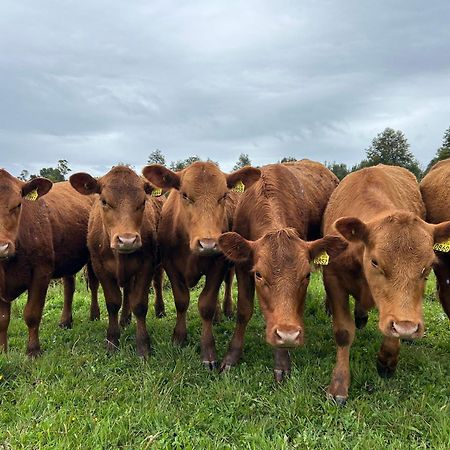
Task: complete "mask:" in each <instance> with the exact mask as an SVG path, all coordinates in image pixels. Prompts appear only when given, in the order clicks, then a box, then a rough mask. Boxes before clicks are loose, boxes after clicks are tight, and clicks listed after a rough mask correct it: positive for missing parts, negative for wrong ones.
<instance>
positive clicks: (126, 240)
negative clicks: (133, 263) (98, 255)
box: [117, 233, 141, 251]
mask: <svg viewBox="0 0 450 450" xmlns="http://www.w3.org/2000/svg"><path fill="white" fill-rule="evenodd" d="M138 238H139V236H138V235H137V234H131V233H130V234H122V235H118V236H117V249H118V250H119V251H132V250H137V249H138V248H139V247H140V246H141V244H140V242H139V239H138Z"/></svg>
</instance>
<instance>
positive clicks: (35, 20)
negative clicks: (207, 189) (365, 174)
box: [0, 0, 450, 175]
mask: <svg viewBox="0 0 450 450" xmlns="http://www.w3.org/2000/svg"><path fill="white" fill-rule="evenodd" d="M387 126H390V127H393V128H395V129H401V130H402V131H404V132H405V134H406V136H407V138H408V140H409V142H410V144H411V150H412V152H413V153H414V154H415V155H416V156H417V158H418V159H419V161H420V162H421V163H422V164H424V165H426V164H427V163H428V161H429V160H430V159H431V158H432V156H433V155H434V154H435V152H436V149H437V148H438V147H439V146H440V144H441V141H442V137H443V134H444V131H445V130H446V129H447V128H448V127H449V126H450V2H449V1H448V0H442V1H430V2H423V1H419V0H404V1H376V2H374V1H361V0H359V1H356V0H352V1H349V0H346V1H340V2H339V1H300V0H298V1H280V0H277V1H270V2H269V1H261V0H259V1H249V0H247V1H245V2H243V1H236V2H235V1H230V0H226V1H212V0H211V1H198V2H195V1H189V2H185V1H183V2H182V1H178V2H175V1H111V0H109V1H98V0H89V1H85V0H76V1H62V0H59V1H57V0H54V1H50V0H39V1H36V0H21V1H17V0H2V1H1V2H0V167H1V166H3V167H5V168H6V169H7V170H9V171H11V172H12V173H14V174H16V175H17V174H19V173H20V171H21V170H22V169H27V170H29V171H30V172H32V173H33V172H37V171H38V170H39V169H40V168H41V167H44V166H55V165H56V163H57V161H58V159H67V160H68V161H69V165H70V167H71V168H72V169H73V170H74V171H78V170H84V171H88V172H91V173H93V174H96V175H99V174H101V173H104V172H105V171H107V170H108V169H109V168H110V167H111V165H113V164H116V163H117V162H125V163H130V164H133V165H134V166H135V167H136V169H138V170H140V169H141V168H142V166H143V165H144V164H145V162H146V161H147V157H148V155H149V153H150V152H152V151H153V150H154V149H156V148H159V149H161V151H162V152H163V153H164V154H165V156H166V158H167V160H168V161H171V160H177V159H182V158H185V157H187V156H190V155H194V154H195V155H198V156H200V157H201V158H202V159H206V158H207V157H210V158H212V159H213V160H216V161H218V162H219V163H220V164H221V167H222V168H223V169H224V170H226V171H228V170H230V169H231V168H232V166H233V165H234V163H235V161H236V160H237V158H238V156H239V154H240V153H248V154H249V156H250V158H251V161H252V162H253V163H254V164H257V165H262V164H266V163H269V162H273V161H277V160H279V159H281V158H282V157H283V156H295V157H298V158H300V157H308V158H312V159H315V160H318V161H334V160H336V161H339V162H345V163H348V164H353V163H356V162H358V161H360V160H361V159H362V158H363V157H364V154H365V153H364V150H365V149H366V148H367V147H368V146H369V145H370V143H371V140H372V138H373V137H374V136H375V135H376V134H377V133H378V132H380V131H382V130H383V129H384V128H385V127H387Z"/></svg>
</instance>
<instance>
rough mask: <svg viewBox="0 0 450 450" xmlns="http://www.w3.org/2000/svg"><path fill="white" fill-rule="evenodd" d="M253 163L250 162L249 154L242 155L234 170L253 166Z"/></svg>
mask: <svg viewBox="0 0 450 450" xmlns="http://www.w3.org/2000/svg"><path fill="white" fill-rule="evenodd" d="M251 164H252V162H251V161H250V158H249V157H248V154H247V153H241V154H240V155H239V159H238V160H237V162H236V164H235V165H234V167H233V170H238V169H242V167H245V166H251Z"/></svg>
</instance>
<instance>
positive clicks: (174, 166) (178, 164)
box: [170, 155, 200, 172]
mask: <svg viewBox="0 0 450 450" xmlns="http://www.w3.org/2000/svg"><path fill="white" fill-rule="evenodd" d="M197 161H200V158H199V157H198V156H197V155H194V156H189V157H188V158H186V159H179V160H178V161H172V162H171V163H170V170H173V171H175V172H178V171H180V170H183V169H185V168H186V167H187V166H190V165H191V164H192V163H194V162H197Z"/></svg>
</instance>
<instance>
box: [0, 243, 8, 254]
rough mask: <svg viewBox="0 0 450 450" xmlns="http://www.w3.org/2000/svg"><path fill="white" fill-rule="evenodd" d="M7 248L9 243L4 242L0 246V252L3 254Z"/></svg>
mask: <svg viewBox="0 0 450 450" xmlns="http://www.w3.org/2000/svg"><path fill="white" fill-rule="evenodd" d="M8 247H9V243H8V242H6V243H5V244H2V245H0V252H4V251H6V250H8Z"/></svg>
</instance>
